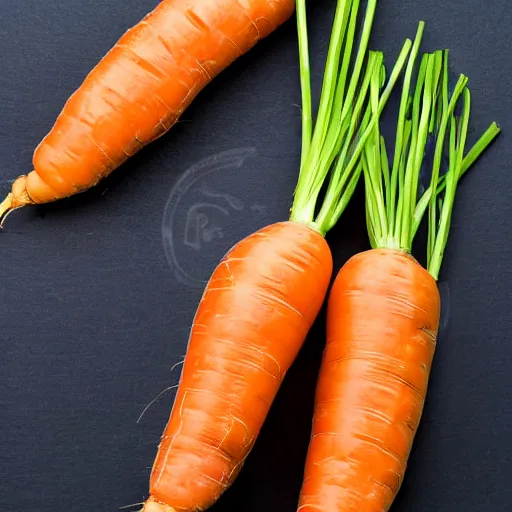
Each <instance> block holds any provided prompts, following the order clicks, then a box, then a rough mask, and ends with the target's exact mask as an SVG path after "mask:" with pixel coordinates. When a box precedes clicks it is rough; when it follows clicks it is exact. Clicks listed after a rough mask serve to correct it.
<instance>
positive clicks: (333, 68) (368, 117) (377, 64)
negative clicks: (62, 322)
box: [290, 0, 412, 235]
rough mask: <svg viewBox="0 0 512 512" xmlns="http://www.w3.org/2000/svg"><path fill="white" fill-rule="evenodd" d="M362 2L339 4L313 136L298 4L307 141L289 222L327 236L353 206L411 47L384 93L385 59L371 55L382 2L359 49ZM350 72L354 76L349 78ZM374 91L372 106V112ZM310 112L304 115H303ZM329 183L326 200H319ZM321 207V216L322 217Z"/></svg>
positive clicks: (369, 9) (371, 0)
mask: <svg viewBox="0 0 512 512" xmlns="http://www.w3.org/2000/svg"><path fill="white" fill-rule="evenodd" d="M360 3H361V1H360V0H339V1H338V4H337V7H336V12H335V14H334V21H333V28H332V32H331V38H330V43H329V49H328V52H327V59H326V65H325V71H324V77H323V83H322V90H321V95H320V103H319V107H318V114H317V117H316V121H315V123H314V126H312V128H311V131H310V126H311V125H310V120H309V118H308V115H309V114H308V112H309V108H310V102H311V86H310V83H309V79H310V77H309V75H310V71H309V63H308V57H307V38H306V36H305V35H304V34H302V35H301V34H300V32H305V30H306V14H305V4H304V0H298V2H297V27H298V30H299V53H300V63H301V88H302V97H303V99H302V103H303V120H302V126H303V136H302V137H303V138H302V155H301V169H300V174H299V179H298V182H297V187H296V189H295V194H294V201H293V205H292V208H291V214H290V219H291V220H292V221H296V222H302V223H305V224H307V225H309V226H310V227H312V228H313V229H316V230H317V231H319V232H320V233H321V234H322V235H325V234H326V233H327V231H328V230H329V229H331V228H332V227H333V226H334V224H335V223H336V221H337V219H338V218H339V216H340V215H341V213H342V212H343V210H344V209H345V207H346V205H347V203H348V201H349V200H350V198H351V196H352V194H353V192H354V190H355V188H356V185H357V182H358V179H359V177H360V174H361V172H362V169H363V166H362V163H361V156H362V153H363V149H364V144H365V141H366V140H367V139H368V137H369V136H370V134H371V132H372V127H373V126H374V125H375V124H377V121H378V117H379V116H380V114H381V112H382V109H383V108H384V105H385V104H386V102H387V100H388V98H389V95H390V93H391V90H392V89H393V86H394V84H395V83H396V81H397V80H398V77H399V74H400V72H401V69H402V67H403V65H404V64H405V62H406V59H407V54H408V52H409V50H410V47H411V46H412V42H410V41H407V42H406V44H405V45H404V48H403V50H402V52H401V54H400V57H399V59H398V61H397V63H396V65H395V67H394V69H393V72H392V73H391V76H390V79H389V81H388V83H387V85H386V87H385V88H384V89H383V90H382V94H380V93H381V89H382V87H384V78H385V70H384V66H383V58H384V57H383V55H382V53H380V52H370V51H368V43H369V39H370V34H371V29H372V25H373V20H374V16H375V11H376V7H377V0H368V2H367V5H366V11H365V14H364V19H363V23H362V27H361V31H360V34H361V35H360V38H359V44H358V46H357V49H356V48H355V35H356V28H357V19H358V12H359V7H360ZM349 70H350V73H349ZM370 89H371V90H372V91H373V92H372V94H373V103H374V104H376V106H377V107H376V108H373V109H371V108H370V101H371V95H370ZM304 112H305V114H304ZM328 177H329V186H328V189H327V192H326V195H325V197H324V199H323V201H322V203H321V205H318V202H319V196H320V193H321V191H322V190H323V186H324V184H325V182H326V180H327V178H328ZM317 207H318V210H319V213H318V215H317Z"/></svg>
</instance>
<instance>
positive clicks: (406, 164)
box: [362, 22, 500, 280]
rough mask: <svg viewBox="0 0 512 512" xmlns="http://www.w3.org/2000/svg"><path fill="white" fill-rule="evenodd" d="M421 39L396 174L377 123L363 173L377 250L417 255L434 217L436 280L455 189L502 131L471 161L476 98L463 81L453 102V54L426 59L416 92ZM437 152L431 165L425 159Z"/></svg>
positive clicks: (493, 132)
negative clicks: (420, 233) (422, 232)
mask: <svg viewBox="0 0 512 512" xmlns="http://www.w3.org/2000/svg"><path fill="white" fill-rule="evenodd" d="M423 31H424V23H423V22H421V23H420V24H419V26H418V31H417V34H416V38H415V41H414V45H413V50H412V52H411V54H410V56H409V61H408V64H407V68H406V72H405V78H404V84H403V88H402V95H401V101H400V107H399V113H398V121H397V126H396V138H395V149H394V155H393V162H392V165H391V168H390V165H389V160H388V155H387V151H386V143H385V140H384V137H383V136H382V135H381V134H380V129H379V125H378V123H376V124H374V125H373V129H372V135H371V136H370V137H369V138H368V140H367V142H366V144H365V147H364V152H363V158H362V166H363V173H364V180H365V189H366V218H367V226H368V233H369V237H370V243H371V245H372V247H373V248H377V247H378V248H390V249H399V250H404V251H407V252H411V250H412V244H413V240H414V237H415V235H416V232H417V230H418V228H419V225H420V223H421V221H422V219H423V217H424V214H425V212H426V211H427V210H428V242H427V270H428V272H429V273H430V274H431V275H432V276H433V277H434V278H435V279H436V280H437V279H438V277H439V271H440V267H441V262H442V258H443V253H444V249H445V247H446V242H447V239H448V232H449V229H450V221H451V215H452V211H453V205H454V200H455V192H456V188H457V184H458V182H459V180H460V178H461V176H462V175H463V174H464V173H465V172H466V171H467V170H468V169H469V167H471V165H472V164H473V163H474V162H475V160H476V159H477V158H478V157H479V156H480V155H481V154H482V153H483V151H484V150H485V149H486V148H487V146H488V145H489V144H490V143H491V142H492V140H493V139H494V138H495V137H496V136H497V135H498V134H499V132H500V129H499V127H498V126H497V125H496V123H492V124H491V125H490V127H489V128H488V129H487V130H486V131H485V133H484V134H483V135H482V136H481V137H480V139H479V140H478V141H477V142H476V143H475V145H474V146H473V148H472V149H471V150H470V151H469V152H468V153H467V154H465V149H466V139H467V131H468V124H469V114H470V106H471V96H470V91H469V89H468V87H467V82H468V78H467V77H466V76H465V75H462V74H461V75H460V77H459V79H458V81H457V83H456V85H455V88H454V90H453V92H452V93H451V96H450V91H449V77H448V50H439V51H436V52H434V53H426V54H424V55H423V56H422V59H421V62H420V66H419V70H418V72H417V77H416V86H415V90H414V93H412V92H411V82H412V75H413V70H414V66H415V61H416V59H417V56H418V51H419V47H420V44H421V39H422V37H423ZM372 85H373V87H371V92H370V94H371V97H372V102H371V105H372V111H373V112H374V113H375V112H377V110H378V100H377V95H378V90H377V86H376V85H375V84H372ZM432 151H433V159H432V162H431V163H429V162H428V158H427V157H428V156H429V154H431V153H432ZM425 177H427V179H425ZM425 181H427V182H428V183H425Z"/></svg>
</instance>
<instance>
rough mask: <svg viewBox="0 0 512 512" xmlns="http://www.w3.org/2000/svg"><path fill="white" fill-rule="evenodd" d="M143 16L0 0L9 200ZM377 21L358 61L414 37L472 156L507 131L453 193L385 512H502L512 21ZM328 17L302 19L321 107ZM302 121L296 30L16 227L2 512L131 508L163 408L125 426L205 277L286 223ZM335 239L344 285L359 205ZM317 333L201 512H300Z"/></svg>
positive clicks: (155, 388)
mask: <svg viewBox="0 0 512 512" xmlns="http://www.w3.org/2000/svg"><path fill="white" fill-rule="evenodd" d="M155 3H156V2H154V1H148V0H144V1H137V2H136V1H135V0H129V1H126V0H124V1H122V0H109V1H108V2H107V1H106V0H94V1H93V0H91V1H88V2H81V1H79V0H66V1H64V0H46V1H45V2H40V1H36V0H24V1H23V2H15V1H13V0H5V1H4V2H2V14H1V16H0V48H1V49H2V58H1V59H0V69H1V72H0V109H1V110H0V111H1V123H0V161H1V165H0V182H1V183H0V187H1V189H2V191H5V192H7V189H8V186H9V183H8V181H9V180H10V179H11V178H14V177H15V176H17V175H18V174H20V173H23V172H26V171H27V170H30V165H31V156H32V152H33V149H34V147H35V146H36V144H37V143H38V142H39V141H40V139H41V138H42V137H43V136H44V135H45V133H46V132H47V130H48V129H49V128H50V126H51V124H52V123H53V121H54V119H55V117H56V115H57V114H58V112H59V110H60V109H61V107H62V105H63V103H64V102H65V100H66V99H67V97H68V96H69V95H70V94H71V92H72V91H73V90H74V89H75V88H76V87H77V86H78V85H79V84H80V82H81V80H82V79H83V77H84V76H85V74H86V73H87V72H88V71H89V70H90V68H91V67H92V66H93V65H94V64H95V63H96V62H97V60H98V59H99V58H100V57H101V56H102V55H103V54H104V53H105V52H106V51H107V50H108V49H109V48H110V46H111V45H112V44H113V43H114V42H115V41H116V40H117V39H118V37H119V36H120V35H121V33H122V32H123V31H124V30H125V29H126V28H128V27H129V26H131V25H132V24H134V23H135V22H137V21H138V20H139V19H140V18H141V17H142V16H143V14H144V13H145V12H147V11H148V10H150V9H151V8H152V7H153V6H154V5H155ZM380 4H381V5H380V6H379V10H378V14H377V18H376V23H375V31H374V38H373V46H374V47H376V48H381V49H383V50H384V51H386V52H387V55H388V60H389V59H390V58H391V57H393V58H394V57H395V55H396V53H397V51H398V50H399V48H400V46H401V43H402V41H403V39H404V38H405V37H409V36H411V37H412V36H414V33H415V30H416V23H417V21H418V20H419V19H424V20H425V21H426V22H427V31H426V35H425V44H424V46H423V49H428V50H433V49H435V48H437V47H448V48H450V49H451V68H452V71H453V73H459V72H464V73H466V74H467V75H469V77H470V86H471V90H472V93H473V96H472V99H473V117H472V123H471V126H472V129H471V130H472V131H471V134H472V137H473V140H474V137H475V135H476V134H478V133H480V132H481V131H482V130H483V129H485V128H486V127H487V125H488V124H489V123H490V122H491V121H493V120H497V121H498V122H499V123H500V125H501V127H502V129H503V131H504V134H503V135H502V136H501V138H500V139H499V140H498V141H497V142H496V144H494V146H493V148H492V150H491V151H490V152H489V153H488V154H486V155H485V157H484V158H482V159H481V161H480V162H479V164H478V166H476V167H475V168H474V169H473V171H472V172H471V173H470V174H469V175H468V176H467V177H466V178H465V179H464V181H463V183H462V184H461V186H460V190H459V194H458V200H457V205H456V208H455V213H454V218H453V229H452V231H451V235H450V241H449V245H448V250H447V252H446V255H445V261H444V266H443V271H442V277H441V280H442V283H441V286H442V291H443V297H444V298H445V313H446V315H445V325H444V327H443V329H442V332H441V337H440V342H439V345H438V350H437V353H436V357H435V362H434V367H433V372H432V378H431V386H430V390H429V398H428V403H427V407H426V411H425V414H424V417H423V422H422V426H421V428H420V432H419V434H418V436H417V438H416V443H415V447H414V452H413V455H412V457H411V462H410V467H409V470H408V472H407V477H406V480H405V483H404V485H403V488H402V491H401V493H400V495H399V497H398V499H397V501H396V504H395V506H394V508H393V512H402V511H403V512H405V511H407V512H409V511H410V512H427V511H428V512H431V511H438V512H444V511H450V512H454V511H471V512H472V511H475V512H487V511H489V512H490V511H493V512H494V511H496V510H509V509H510V508H511V507H512V486H511V485H510V481H511V479H512V469H511V468H510V464H509V461H510V458H511V456H512V393H511V392H510V389H511V386H512V382H511V381H512V377H511V375H512V374H511V372H510V363H511V362H512V344H511V343H510V335H509V333H510V332H511V331H512V316H511V315H510V313H509V305H508V299H509V294H508V290H509V287H510V284H511V282H512V275H511V271H510V262H511V261H512V246H511V244H510V239H511V234H512V233H511V230H512V227H511V223H510V218H511V217H510V208H511V207H510V200H509V197H510V185H511V183H512V174H511V172H510V167H511V163H512V162H511V160H512V145H511V144H510V141H509V134H510V132H511V128H512V126H511V119H512V96H511V95H510V94H509V83H510V79H511V77H512V70H511V69H512V68H511V64H512V62H511V61H510V51H511V49H512V48H511V47H512V42H511V37H510V32H509V23H508V20H509V19H510V18H511V15H512V8H511V7H510V3H509V2H507V1H506V0H494V1H489V2H482V1H481V0H452V1H451V2H444V1H442V0H430V1H422V0H412V1H409V2H403V1H399V0H387V1H382V2H380ZM333 6H334V1H331V0H317V2H314V3H311V9H310V13H311V15H310V21H311V40H312V43H311V53H312V55H313V59H312V69H313V75H314V86H315V89H316V90H317V89H318V86H319V84H320V78H321V73H322V67H323V59H324V52H325V50H326V44H327V40H328V35H329V29H330V22H331V19H332V11H333ZM299 103H300V91H299V86H298V68H297V56H296V38H295V24H294V21H293V20H292V21H291V22H289V23H288V24H287V25H286V26H284V27H282V28H281V29H279V30H278V32H276V33H275V34H273V35H272V36H271V37H270V38H269V39H267V40H266V41H264V42H263V43H261V44H260V45H259V46H258V47H257V48H255V49H254V50H253V51H252V52H250V54H249V55H247V56H245V57H243V58H242V59H240V60H239V61H238V62H237V63H235V64H234V65H233V66H232V67H231V68H229V69H228V70H227V71H226V72H225V73H224V74H222V75H221V76H220V77H218V78H217V79H216V80H215V81H214V83H212V84H211V85H210V86H209V87H208V88H207V89H206V90H205V91H203V93H201V94H200V96H199V97H198V98H197V100H196V101H195V102H194V104H193V105H192V107H191V108H190V109H189V110H188V111H187V112H186V113H185V115H184V117H183V120H182V122H181V123H179V125H177V126H176V127H175V128H174V129H173V130H172V132H171V133H169V134H168V135H167V136H166V137H164V138H163V139H161V140H159V141H158V142H156V143H154V144H153V145H152V146H151V147H149V148H147V149H146V150H144V151H143V152H142V153H140V154H139V155H137V156H136V157H134V158H133V159H132V160H131V161H130V162H129V163H128V164H127V165H125V166H123V168H122V169H119V170H118V171H117V172H116V173H114V175H112V176H111V178H109V179H107V180H105V181H104V182H102V183H101V184H100V185H99V186H98V187H97V188H96V189H94V190H92V191H90V192H88V193H86V194H83V195H81V196H76V197H75V198H73V199H70V200H67V201H61V202H59V203H55V204H52V205H49V206H46V207H44V208H43V207H42V208H27V209H25V210H24V211H20V212H16V213H15V214H13V215H12V216H11V217H10V218H9V221H8V222H7V225H6V228H5V230H4V232H2V233H0V259H1V265H0V351H1V353H0V386H1V389H2V392H1V394H0V411H1V415H0V512H26V511H31V512H32V511H37V512H56V511H59V512H60V511H63V512H64V511H66V512H83V511H85V510H94V511H95V512H114V511H116V510H119V507H122V506H125V505H129V504H132V503H135V502H139V501H142V500H143V499H144V498H145V496H146V493H147V481H148V475H149V467H150V466H151V464H152V462H153V457H154V455H155V450H156V446H157V443H158V441H159V436H160V434H161V432H162V429H163V428H164V425H165V422H166V420H167V418H168V414H169V410H170V407H171V405H172V400H173V396H174V395H173V392H172V391H170V392H168V393H165V394H163V395H162V396H161V397H160V398H159V399H158V400H157V401H156V402H155V403H154V404H153V405H152V406H151V407H150V408H149V409H148V410H147V412H146V413H145V414H144V416H143V417H142V419H141V420H140V421H139V422H137V420H138V418H139V416H140V414H141V412H142V410H143V409H144V407H145V406H146V405H147V404H148V403H149V402H150V401H151V400H152V399H153V398H154V397H155V396H157V395H158V393H160V392H161V391H162V390H164V389H165V388H167V387H168V386H171V385H173V384H175V383H176V382H177V380H178V376H179V368H175V369H174V370H172V371H171V369H172V367H173V365H175V364H176V363H178V362H179V361H180V360H181V359H182V357H183V355H184V353H185V349H186V341H187V329H188V326H189V324H190V322H191V320H192V317H193V315H194V311H195V307H196V304H197V302H198V300H199V298H200V295H201V291H202V290H201V286H202V282H203V281H204V279H206V278H207V277H208V275H209V272H210V271H211V270H212V268H213V266H214V265H215V262H216V261H217V260H218V258H219V257H220V256H221V255H222V254H223V253H224V252H225V251H226V250H227V249H228V248H229V247H230V246H231V245H232V244H233V243H234V242H235V241H236V240H238V239H239V238H240V237H242V236H244V235H247V234H248V233H250V232H251V231H253V230H255V229H257V228H259V227H261V226H262V225H264V224H265V223H269V222H272V221H275V220H281V219H283V218H285V217H286V215H287V212H288V209H289V204H290V199H291V194H292V192H293V188H294V183H295V179H296V176H297V165H298V162H299V148H300V118H299V109H298V108H297V104H299ZM225 152H228V153H225ZM204 159H207V160H206V161H205V162H203V164H205V165H202V166H201V165H196V164H199V163H200V162H201V161H202V160H204ZM237 163H238V164H239V165H238V166H237V165H236V164H237ZM169 198H171V199H172V204H174V205H175V207H174V208H172V209H171V208H166V204H167V201H168V199H169ZM162 227H163V228H164V229H163V232H164V236H162ZM328 239H329V242H330V243H331V245H332V247H333V250H334V252H335V260H336V265H337V267H338V268H339V266H340V265H341V264H343V262H344V261H346V259H347V258H348V257H349V256H350V255H352V254H354V253H355V252H357V251H359V250H361V249H365V248H367V245H366V236H365V226H364V221H363V210H362V202H361V197H360V194H359V195H357V196H356V198H355V200H354V203H353V204H352V205H351V206H350V207H349V209H348V210H347V212H346V214H345V215H344V216H343V218H342V221H341V222H340V224H339V226H338V227H337V228H336V229H335V230H334V231H333V232H332V233H331V235H330V236H329V238H328ZM323 323H324V317H323V315H322V316H320V318H319V319H318V322H317V325H316V326H315V328H314V329H313V331H312V332H311V335H310V337H309V339H308V341H307V343H306V345H305V347H304V349H303V351H302V353H301V355H300V357H299V359H298V360H297V362H296V364H295V365H294V366H293V368H292V370H291V371H290V373H289V375H288V377H287V379H286V381H285V384H284V386H283V388H282V391H281V392H280V394H279V396H278V398H277V400H276V402H275V406H274V407H273V409H272V412H271V415H270V417H269V418H268V421H267V423H266V424H265V427H264V429H263V432H262V434H261V437H260V439H259V441H258V443H257V444H256V447H255V448H254V451H253V453H252V454H251V456H250V457H249V459H248V461H247V464H246V466H245V468H244V470H243V471H242V473H241V475H240V477H239V478H238V480H237V481H236V483H235V485H234V486H233V487H232V489H231V490H229V491H228V492H227V493H226V495H225V496H224V497H223V498H222V499H221V501H220V502H219V503H218V505H217V506H215V507H214V510H215V511H216V512H227V511H240V510H242V511H244V512H250V511H256V510H258V511H261V510H264V511H265V512H274V511H276V512H277V511H279V512H294V511H295V509H296V500H297V496H298V492H299V487H300V481H301V475H302V463H303V460H304V456H305V452H306V448H307V443H308V436H309V428H310V414H311V408H312V397H313V390H314V384H315V374H316V371H317V366H318V362H319V359H320V355H321V350H322V344H323Z"/></svg>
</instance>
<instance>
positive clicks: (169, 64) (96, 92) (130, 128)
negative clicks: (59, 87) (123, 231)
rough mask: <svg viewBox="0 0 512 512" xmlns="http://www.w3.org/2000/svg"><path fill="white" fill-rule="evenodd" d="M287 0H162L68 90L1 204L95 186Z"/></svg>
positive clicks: (281, 16) (1, 209)
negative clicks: (28, 165)
mask: <svg viewBox="0 0 512 512" xmlns="http://www.w3.org/2000/svg"><path fill="white" fill-rule="evenodd" d="M294 6H295V2H294V0H163V1H162V2H160V3H159V5H158V6H157V7H156V8H155V9H154V10H153V11H152V12H151V13H149V14H148V15H147V16H146V17H145V18H144V19H143V20H142V21H140V22H139V23H138V24H137V25H135V26H134V27H132V28H131V29H130V30H128V31H127V32H126V33H125V34H124V35H123V36H122V37H121V38H120V39H119V41H118V42H117V43H116V44H115V45H114V46H113V48H112V49H111V50H110V51H109V52H108V53H107V54H106V55H105V57H104V58H103V59H102V60H101V61H100V62H99V63H98V64H97V66H96V67H95V68H94V69H93V70H92V71H91V72H90V73H89V74H88V76H87V77H86V78H85V80H84V82H83V83H82V84H81V86H80V87H79V88H78V89H77V90H76V91H75V92H74V93H73V94H72V96H71V97H70V98H69V99H68V101H67V102H66V104H65V105H64V107H63V109H62V111H61V113H60V114H59V116H58V117H57V120H56V122H55V124H54V126H53V127H52V129H51V130H50V132H49V133H48V134H47V135H46V136H45V137H44V139H43V140H42V141H41V143H40V144H39V145H38V147H37V148H36V150H35V153H34V157H33V166H34V170H33V171H31V172H30V173H29V174H28V175H23V176H20V177H19V178H18V179H17V180H16V181H15V182H14V184H13V186H12V190H11V192H10V193H9V195H8V196H7V198H6V199H5V200H4V201H3V202H2V203H1V205H0V225H1V224H2V222H3V220H5V217H6V216H7V215H8V213H9V212H11V211H12V210H14V209H16V208H20V207H22V206H25V205H30V204H41V203H47V202H50V201H55V200H58V199H62V198H66V197H68V196H71V195H73V194H76V193H78V192H81V191H84V190H86V189H89V188H90V187H92V186H94V185H96V184H97V183H98V182H99V181H100V180H101V179H102V178H104V177H105V176H107V175H108V174H110V173H111V172H112V171H113V170H114V169H116V168H118V167H119V166H120V165H121V164H122V163H123V162H125V161H126V160H127V159H128V158H129V157H130V156H132V155H134V154H135V153H136V152H138V151H139V150H140V149H141V148H143V147H144V146H146V145H147V144H149V143H150V142H152V141H154V140H155V139H157V138H159V137H161V136H162V135H164V134H165V133H167V132H168V130H169V129H170V128H171V127H172V126H173V125H174V124H175V123H176V121H177V120H178V118H179V117H180V116H181V114H182V113H183V111H184V110H185V109H186V108H187V107H188V106H189V105H190V103H191V102H192V100H193V99H194V98H195V97H196V96H197V94H198V93H199V92H200V91H201V90H202V89H203V88H204V87H205V86H206V85H207V84H208V83H209V82H211V80H212V79H213V78H214V77H215V76H216V75H218V74H219V73H220V72H221V71H222V70H224V69H225V68H226V67H227V66H228V65H229V64H231V63H232V62H233V61H234V60H235V59H237V58H238V57H240V56H241V55H243V54H245V53H246V52H247V51H249V50H250V49H251V48H252V47H253V46H254V45H255V44H256V43H257V42H258V41H260V40H261V39H262V38H264V37H266V36H267V35H269V34H270V33H271V32H273V31H274V30H275V29H276V28H277V27H278V26H280V25H281V24H282V23H283V22H284V21H286V20H287V19H288V18H289V17H290V16H291V14H292V13H293V11H294Z"/></svg>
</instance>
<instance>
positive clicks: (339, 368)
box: [298, 249, 440, 512]
mask: <svg viewBox="0 0 512 512" xmlns="http://www.w3.org/2000/svg"><path fill="white" fill-rule="evenodd" d="M439 314H440V297H439V292H438V288H437V284H436V281H435V280H434V278H433V277H432V276H431V275H430V274H429V273H428V272H427V271H426V270H425V269H424V268H423V267H421V266H420V265H419V264H418V263H417V262H416V260H415V259H414V258H412V256H410V255H408V254H406V253H404V252H401V251H396V250H388V249H373V250H370V251H367V252H364V253H361V254H358V255H356V256H354V257H353V258H351V259H350V260H349V261H348V262H347V263H346V264H345V265H344V267H343V268H342V269H341V270H340V272H339V274H338V275H337V277H336V279H335V281H334V284H333V287H332V289H331V292H330V295H329V299H328V308H327V343H326V347H325V351H324V356H323V360H322V365H321V369H320V374H319V379H318V385H317V390H316V397H315V408H314V419H313V428H312V435H311V441H310V446H309V449H308V454H307V458H306V465H305V472H304V480H303V486H302V490H301V496H300V501H299V508H298V510H299V511H300V512H321V511H325V512H335V511H336V512H387V511H388V510H389V508H390V506H391V504H392V502H393V500H394V498H395V496H396V494H397V492H398V490H399V488H400V486H401V483H402V480H403V476H404V472H405V468H406V465H407V460H408V457H409V454H410V450H411V446H412V443H413V440H414V436H415V433H416V431H417V428H418V424H419V421H420V418H421V414H422V411H423V406H424V402H425V396H426V392H427V384H428V379H429V373H430V368H431V363H432V359H433V356H434V351H435V344H436V337H437V332H438V325H439Z"/></svg>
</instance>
